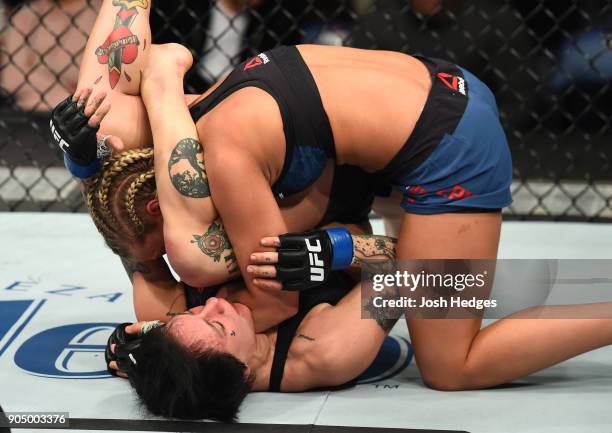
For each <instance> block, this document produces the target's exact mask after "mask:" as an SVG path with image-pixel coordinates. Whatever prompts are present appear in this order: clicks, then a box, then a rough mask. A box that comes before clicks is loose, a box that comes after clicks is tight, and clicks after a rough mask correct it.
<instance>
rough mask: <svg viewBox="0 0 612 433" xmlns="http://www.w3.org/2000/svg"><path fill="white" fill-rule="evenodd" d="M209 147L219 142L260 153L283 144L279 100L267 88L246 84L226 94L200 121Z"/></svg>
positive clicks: (202, 133) (200, 129)
mask: <svg viewBox="0 0 612 433" xmlns="http://www.w3.org/2000/svg"><path fill="white" fill-rule="evenodd" d="M196 126H197V129H198V136H199V137H200V139H201V141H202V144H204V147H205V149H206V151H208V148H211V150H212V147H213V146H216V145H219V146H222V147H223V148H228V147H234V148H239V149H242V150H249V151H251V152H252V153H254V154H255V155H257V156H261V155H263V154H265V153H266V152H270V151H272V152H277V151H278V150H279V149H280V145H283V146H284V132H283V121H282V117H281V114H280V109H279V107H278V104H277V103H276V100H275V99H274V98H273V97H272V96H271V95H270V94H268V93H267V92H265V91H264V90H261V89H259V88H256V87H246V88H244V89H240V90H238V91H236V92H234V93H233V94H232V95H230V96H228V97H227V98H225V99H224V100H223V101H221V102H220V103H219V105H217V106H216V107H215V108H214V109H212V110H211V111H210V112H209V113H207V114H206V115H205V116H204V117H203V118H201V119H200V120H199V121H198V123H197V125H196Z"/></svg>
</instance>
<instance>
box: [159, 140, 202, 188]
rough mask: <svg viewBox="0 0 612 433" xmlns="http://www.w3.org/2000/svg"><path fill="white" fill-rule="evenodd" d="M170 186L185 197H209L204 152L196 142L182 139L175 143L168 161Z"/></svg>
mask: <svg viewBox="0 0 612 433" xmlns="http://www.w3.org/2000/svg"><path fill="white" fill-rule="evenodd" d="M168 174H169V175H170V180H171V181H172V185H174V188H176V190H177V191H178V192H180V193H181V194H182V195H184V196H185V197H190V198H205V197H210V188H209V187H208V178H207V177H206V169H205V168H204V150H203V149H202V145H201V144H200V142H199V141H198V140H194V139H193V138H184V139H182V140H181V141H179V142H178V143H177V145H176V146H175V147H174V149H173V150H172V154H171V155H170V159H169V160H168Z"/></svg>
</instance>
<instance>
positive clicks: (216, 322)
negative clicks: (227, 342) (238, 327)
mask: <svg viewBox="0 0 612 433" xmlns="http://www.w3.org/2000/svg"><path fill="white" fill-rule="evenodd" d="M211 323H215V324H217V325H219V326H220V327H221V330H222V331H223V333H224V334H226V331H225V326H223V323H221V322H218V321H216V320H215V321H213V322H211Z"/></svg>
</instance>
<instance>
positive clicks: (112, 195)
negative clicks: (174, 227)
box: [84, 148, 157, 257]
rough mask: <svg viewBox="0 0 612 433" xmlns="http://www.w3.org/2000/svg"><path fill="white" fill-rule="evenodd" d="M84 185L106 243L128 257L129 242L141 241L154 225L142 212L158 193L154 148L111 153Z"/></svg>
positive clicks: (95, 222)
mask: <svg viewBox="0 0 612 433" xmlns="http://www.w3.org/2000/svg"><path fill="white" fill-rule="evenodd" d="M84 185H85V203H86V204H87V207H88V209H89V213H90V215H91V218H92V220H93V222H94V224H95V225H96V228H97V229H98V231H99V232H100V234H102V236H103V237H104V240H105V241H106V244H107V245H108V246H109V247H110V248H111V249H112V250H113V252H115V254H118V255H120V256H122V257H129V255H130V254H129V245H130V243H131V242H133V241H142V240H143V239H144V236H145V235H146V234H147V230H150V228H151V227H152V226H153V223H152V222H151V221H152V220H151V218H150V217H149V216H148V215H147V213H146V212H145V211H144V207H145V205H146V203H147V202H148V201H149V200H151V199H153V198H155V197H156V195H157V190H156V186H155V172H154V169H153V149H152V148H144V149H134V150H129V151H126V152H123V153H119V154H114V155H112V156H111V157H109V158H108V159H106V160H105V161H104V163H103V165H102V167H101V169H100V171H98V172H97V173H96V174H95V175H94V176H92V177H90V178H89V179H87V180H86V181H85V182H84Z"/></svg>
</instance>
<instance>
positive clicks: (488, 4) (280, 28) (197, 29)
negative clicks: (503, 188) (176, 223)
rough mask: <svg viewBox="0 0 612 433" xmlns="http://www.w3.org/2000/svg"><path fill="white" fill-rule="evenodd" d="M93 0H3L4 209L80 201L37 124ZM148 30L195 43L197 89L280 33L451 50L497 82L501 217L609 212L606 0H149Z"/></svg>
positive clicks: (72, 69)
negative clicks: (503, 171) (508, 156)
mask: <svg viewBox="0 0 612 433" xmlns="http://www.w3.org/2000/svg"><path fill="white" fill-rule="evenodd" d="M100 3H101V0H70V1H68V0H57V1H53V0H32V1H23V0H21V1H20V0H11V1H7V0H2V2H1V3H0V210H3V211H83V210H84V205H83V201H82V198H81V194H80V190H79V186H78V184H77V182H76V181H74V180H73V179H72V178H71V177H70V175H69V173H68V172H67V171H66V170H65V169H64V167H63V164H62V155H61V151H60V150H59V149H57V148H56V147H55V146H54V145H53V144H52V143H51V141H50V140H49V138H48V135H47V123H48V113H49V111H50V109H51V108H52V107H53V106H54V105H55V104H56V103H57V102H59V101H60V100H61V99H63V98H64V97H66V96H67V95H68V94H70V93H71V92H73V91H74V90H75V88H76V83H77V77H78V65H79V62H80V57H81V55H82V52H83V49H84V47H85V43H86V40H87V36H88V32H89V31H90V29H91V27H92V26H93V23H94V21H95V18H96V11H97V9H98V8H99V6H100ZM151 26H152V33H153V42H157V43H165V42H179V43H181V44H183V45H185V46H187V47H188V48H189V49H190V50H191V51H192V52H193V54H194V59H195V61H194V67H193V68H192V70H191V71H190V73H189V74H188V76H187V79H186V81H185V88H186V91H187V92H190V93H198V94H199V93H202V92H203V91H204V90H205V89H206V88H208V87H209V86H210V85H211V84H212V83H213V82H214V81H215V80H217V79H218V78H220V77H221V76H223V75H224V74H225V73H227V72H228V71H229V70H230V69H231V67H232V65H234V64H236V63H238V62H240V61H241V60H243V59H245V58H247V57H249V56H251V55H254V54H256V53H258V52H261V51H265V50H268V49H270V48H272V47H274V46H277V45H281V44H285V45H287V44H301V43H317V44H334V45H346V46H352V47H358V48H368V49H385V50H395V51H402V52H406V53H416V54H424V55H427V56H432V57H440V58H444V59H447V60H451V61H453V62H455V63H457V64H459V65H461V66H463V67H465V68H467V69H468V70H471V71H472V72H474V73H475V74H476V75H477V76H479V77H480V78H481V79H482V80H483V81H484V82H485V83H486V84H488V85H489V87H490V88H491V89H492V90H493V92H494V94H495V96H496V98H497V101H498V104H499V107H500V113H501V119H502V123H503V125H504V128H505V130H506V134H507V136H508V140H509V143H510V147H511V151H512V155H513V161H514V182H513V186H512V189H513V195H514V203H513V205H512V206H510V207H509V208H508V209H506V210H505V211H504V212H505V214H506V217H507V218H519V219H561V220H567V219H569V220H587V221H610V219H612V168H611V167H610V161H611V157H612V142H611V138H612V130H611V127H610V124H611V113H612V89H611V83H612V3H611V2H609V0H536V1H533V0H531V1H529V0H474V1H465V0H286V1H284V0H216V1H212V0H209V1H202V0H177V1H172V2H170V1H167V0H164V1H162V0H157V1H155V2H153V4H152V13H151Z"/></svg>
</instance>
